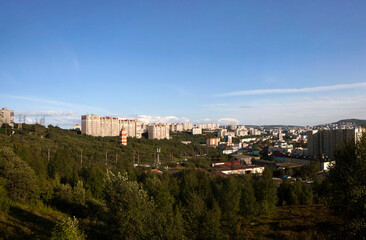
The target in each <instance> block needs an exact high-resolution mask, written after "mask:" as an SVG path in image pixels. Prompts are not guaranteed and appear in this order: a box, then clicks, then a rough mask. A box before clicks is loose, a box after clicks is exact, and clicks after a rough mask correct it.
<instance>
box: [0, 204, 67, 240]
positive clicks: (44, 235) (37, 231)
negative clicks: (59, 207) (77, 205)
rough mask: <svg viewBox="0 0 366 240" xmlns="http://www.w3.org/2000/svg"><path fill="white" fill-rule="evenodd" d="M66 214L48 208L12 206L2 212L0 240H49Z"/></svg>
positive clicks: (0, 215)
mask: <svg viewBox="0 0 366 240" xmlns="http://www.w3.org/2000/svg"><path fill="white" fill-rule="evenodd" d="M66 217H67V215H66V214H64V213H61V212H59V211H56V210H54V209H52V208H49V207H46V206H29V205H23V204H18V203H15V204H12V206H11V207H10V209H9V211H8V213H7V214H5V213H2V212H0V239H49V238H50V236H51V232H52V229H53V227H54V226H55V224H56V222H57V221H59V220H61V219H65V218H66Z"/></svg>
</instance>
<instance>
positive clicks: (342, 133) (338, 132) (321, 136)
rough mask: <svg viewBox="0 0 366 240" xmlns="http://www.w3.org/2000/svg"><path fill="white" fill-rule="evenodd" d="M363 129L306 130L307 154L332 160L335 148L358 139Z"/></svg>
mask: <svg viewBox="0 0 366 240" xmlns="http://www.w3.org/2000/svg"><path fill="white" fill-rule="evenodd" d="M363 131H364V130H363V129H362V128H354V129H335V130H311V131H308V132H307V139H308V154H309V155H310V156H312V157H314V158H318V159H322V158H323V157H324V158H329V159H331V160H334V154H335V151H336V149H337V148H338V147H340V146H341V145H343V144H345V143H346V142H348V141H353V142H356V141H358V140H359V139H360V138H361V136H362V133H363Z"/></svg>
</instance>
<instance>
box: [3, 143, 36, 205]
mask: <svg viewBox="0 0 366 240" xmlns="http://www.w3.org/2000/svg"><path fill="white" fill-rule="evenodd" d="M0 176H1V177H3V178H4V179H5V181H6V185H5V188H6V190H7V191H8V195H9V197H10V198H11V199H13V200H15V201H18V200H19V201H26V200H32V199H38V197H39V186H38V182H37V176H36V174H35V172H34V170H33V169H32V168H30V167H29V166H28V164H27V163H25V162H24V161H22V160H21V159H20V158H19V157H17V156H16V155H15V154H14V152H13V151H12V150H11V149H10V148H3V149H0Z"/></svg>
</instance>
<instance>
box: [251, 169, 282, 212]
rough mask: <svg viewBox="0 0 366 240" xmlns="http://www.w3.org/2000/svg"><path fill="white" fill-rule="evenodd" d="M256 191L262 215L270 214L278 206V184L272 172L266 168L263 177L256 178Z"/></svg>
mask: <svg viewBox="0 0 366 240" xmlns="http://www.w3.org/2000/svg"><path fill="white" fill-rule="evenodd" d="M254 189H255V190H254V191H255V196H256V199H257V202H258V204H259V213H260V214H269V213H271V212H273V211H274V210H275V207H276V204H277V184H276V183H275V182H274V181H273V180H272V170H271V169H270V168H267V167H266V168H265V169H264V172H263V175H262V176H257V177H255V178H254Z"/></svg>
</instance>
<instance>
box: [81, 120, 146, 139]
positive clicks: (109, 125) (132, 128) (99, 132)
mask: <svg viewBox="0 0 366 240" xmlns="http://www.w3.org/2000/svg"><path fill="white" fill-rule="evenodd" d="M122 127H124V128H125V130H126V132H127V136H128V137H136V138H141V134H142V129H141V122H140V121H139V120H121V119H118V118H111V117H100V116H99V115H96V116H95V115H83V116H81V132H82V134H86V135H91V136H100V137H107V136H119V134H120V131H121V129H122Z"/></svg>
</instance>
